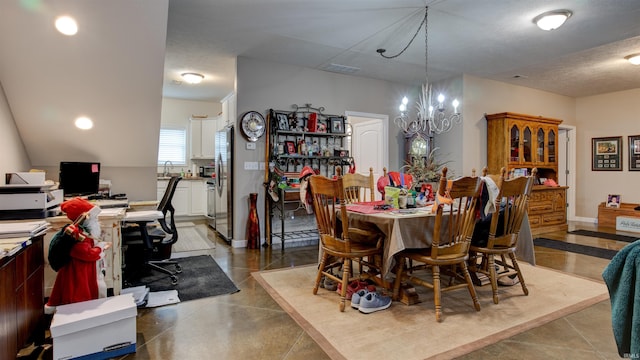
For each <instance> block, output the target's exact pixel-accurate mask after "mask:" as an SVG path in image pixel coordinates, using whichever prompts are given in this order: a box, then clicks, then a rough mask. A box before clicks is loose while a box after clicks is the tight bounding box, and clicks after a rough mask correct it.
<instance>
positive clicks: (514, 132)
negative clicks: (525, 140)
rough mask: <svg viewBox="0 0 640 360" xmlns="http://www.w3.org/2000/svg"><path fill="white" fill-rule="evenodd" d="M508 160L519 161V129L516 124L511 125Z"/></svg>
mask: <svg viewBox="0 0 640 360" xmlns="http://www.w3.org/2000/svg"><path fill="white" fill-rule="evenodd" d="M509 143H510V145H509V161H511V162H519V161H520V129H518V126H516V125H513V126H511V134H510V140H509Z"/></svg>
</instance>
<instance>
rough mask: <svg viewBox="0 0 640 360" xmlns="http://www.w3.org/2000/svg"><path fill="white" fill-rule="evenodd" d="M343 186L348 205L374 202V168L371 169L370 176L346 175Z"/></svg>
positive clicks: (343, 177)
mask: <svg viewBox="0 0 640 360" xmlns="http://www.w3.org/2000/svg"><path fill="white" fill-rule="evenodd" d="M342 186H343V187H344V195H345V200H346V202H347V203H348V204H351V203H356V202H362V201H374V200H375V196H376V194H375V192H374V181H373V167H370V168H369V175H363V174H358V173H354V174H344V175H343V176H342ZM367 194H368V196H367Z"/></svg>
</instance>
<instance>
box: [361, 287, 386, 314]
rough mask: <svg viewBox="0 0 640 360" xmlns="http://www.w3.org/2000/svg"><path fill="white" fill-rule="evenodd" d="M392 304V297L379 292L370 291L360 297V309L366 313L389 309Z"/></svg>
mask: <svg viewBox="0 0 640 360" xmlns="http://www.w3.org/2000/svg"><path fill="white" fill-rule="evenodd" d="M389 306H391V297H390V296H384V295H380V294H379V293H377V292H370V293H367V294H365V295H364V296H363V297H361V298H360V306H359V307H358V311H360V312H361V313H364V314H371V313H372V312H376V311H380V310H384V309H387V308H388V307H389Z"/></svg>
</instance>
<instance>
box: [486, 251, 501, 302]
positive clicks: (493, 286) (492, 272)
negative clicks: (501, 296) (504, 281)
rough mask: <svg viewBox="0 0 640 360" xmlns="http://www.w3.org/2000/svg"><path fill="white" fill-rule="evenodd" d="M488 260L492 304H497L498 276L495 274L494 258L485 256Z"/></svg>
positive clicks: (488, 255)
mask: <svg viewBox="0 0 640 360" xmlns="http://www.w3.org/2000/svg"><path fill="white" fill-rule="evenodd" d="M487 258H488V259H489V279H490V280H491V291H492V292H493V303H494V304H497V303H498V301H499V300H498V275H497V274H496V264H495V257H494V256H493V254H487Z"/></svg>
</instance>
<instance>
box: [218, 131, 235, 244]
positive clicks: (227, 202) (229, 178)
mask: <svg viewBox="0 0 640 360" xmlns="http://www.w3.org/2000/svg"><path fill="white" fill-rule="evenodd" d="M215 157H216V195H217V196H216V199H215V208H216V212H215V229H216V231H217V232H218V234H220V236H221V237H222V238H223V239H224V240H225V241H226V242H228V243H231V240H233V126H226V127H225V128H223V129H222V130H220V131H218V132H216V142H215Z"/></svg>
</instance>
